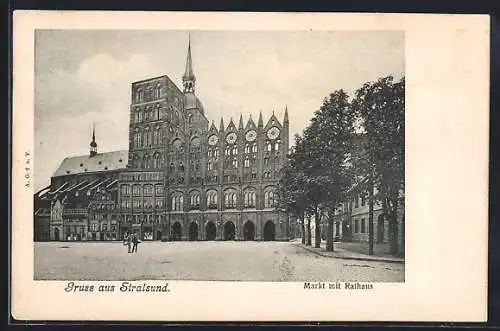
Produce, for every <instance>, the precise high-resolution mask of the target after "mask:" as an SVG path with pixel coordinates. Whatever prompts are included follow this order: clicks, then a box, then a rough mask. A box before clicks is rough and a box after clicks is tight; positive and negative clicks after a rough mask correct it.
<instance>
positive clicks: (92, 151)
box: [90, 123, 97, 157]
mask: <svg viewBox="0 0 500 331" xmlns="http://www.w3.org/2000/svg"><path fill="white" fill-rule="evenodd" d="M96 154H97V143H96V142H95V123H93V124H92V141H91V142H90V157H92V156H95V155H96Z"/></svg>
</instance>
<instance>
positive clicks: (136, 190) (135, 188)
mask: <svg viewBox="0 0 500 331" xmlns="http://www.w3.org/2000/svg"><path fill="white" fill-rule="evenodd" d="M131 188H132V194H133V195H141V185H139V184H135V185H127V184H123V185H121V188H120V191H121V194H122V195H130V190H131ZM153 188H154V192H155V193H156V195H158V194H163V184H156V185H154V186H153V185H152V184H146V185H144V186H143V188H142V193H144V195H152V194H153Z"/></svg>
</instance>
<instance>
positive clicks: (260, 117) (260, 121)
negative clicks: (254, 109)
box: [258, 110, 264, 127]
mask: <svg viewBox="0 0 500 331" xmlns="http://www.w3.org/2000/svg"><path fill="white" fill-rule="evenodd" d="M258 126H259V127H263V126H264V123H263V122H262V110H261V111H260V112H259V124H258Z"/></svg>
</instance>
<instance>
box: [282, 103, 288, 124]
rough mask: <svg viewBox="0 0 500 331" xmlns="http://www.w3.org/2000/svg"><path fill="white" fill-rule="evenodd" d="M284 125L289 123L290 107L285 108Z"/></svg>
mask: <svg viewBox="0 0 500 331" xmlns="http://www.w3.org/2000/svg"><path fill="white" fill-rule="evenodd" d="M283 123H288V106H285V118H284V119H283Z"/></svg>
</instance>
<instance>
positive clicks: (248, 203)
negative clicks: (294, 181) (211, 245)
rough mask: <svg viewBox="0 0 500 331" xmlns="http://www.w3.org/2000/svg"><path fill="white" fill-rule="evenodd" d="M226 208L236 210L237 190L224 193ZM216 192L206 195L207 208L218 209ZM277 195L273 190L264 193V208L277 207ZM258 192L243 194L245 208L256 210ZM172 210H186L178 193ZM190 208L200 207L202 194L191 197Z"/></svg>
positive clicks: (246, 191)
mask: <svg viewBox="0 0 500 331" xmlns="http://www.w3.org/2000/svg"><path fill="white" fill-rule="evenodd" d="M223 195H224V200H223V203H224V207H225V208H236V206H237V203H238V193H237V192H236V191H235V190H227V191H225V192H224V194H223ZM217 197H218V194H217V192H216V191H213V190H210V191H208V192H207V193H206V201H207V207H208V208H209V209H215V208H217ZM276 199H277V195H276V193H275V192H274V191H273V190H266V191H265V192H264V207H265V208H272V207H274V206H275V205H276ZM256 200H257V199H256V191H255V190H254V189H247V190H245V191H244V192H243V206H244V207H245V208H255V206H256ZM171 202H172V210H174V211H180V210H183V208H184V195H182V194H180V193H178V194H174V196H172V201H171ZM189 206H190V207H191V208H199V206H200V193H199V192H193V193H192V194H191V195H190V197H189Z"/></svg>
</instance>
